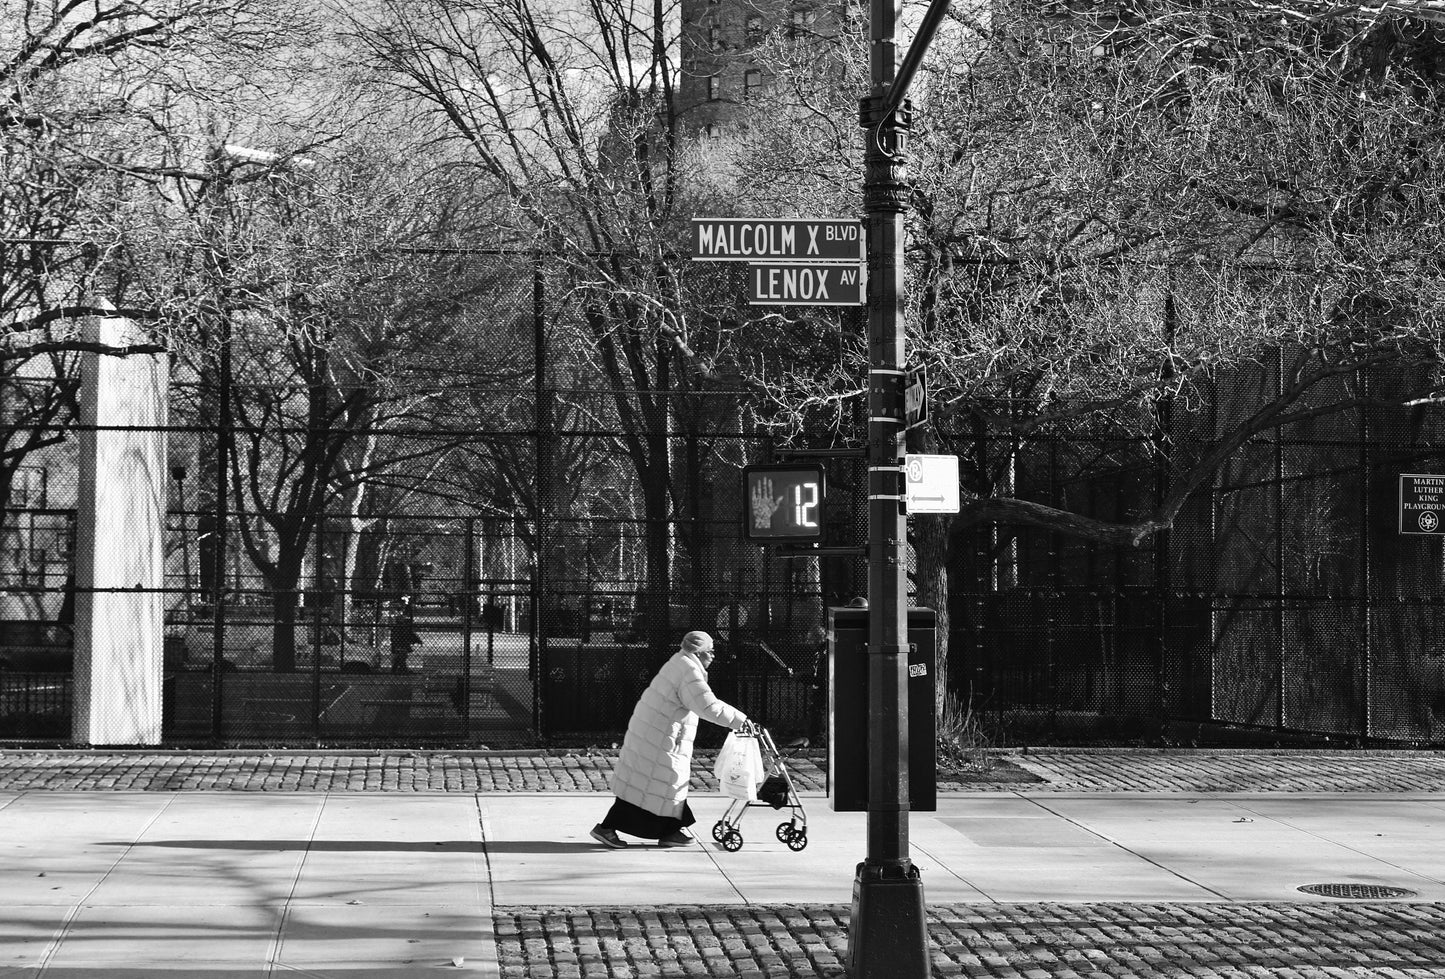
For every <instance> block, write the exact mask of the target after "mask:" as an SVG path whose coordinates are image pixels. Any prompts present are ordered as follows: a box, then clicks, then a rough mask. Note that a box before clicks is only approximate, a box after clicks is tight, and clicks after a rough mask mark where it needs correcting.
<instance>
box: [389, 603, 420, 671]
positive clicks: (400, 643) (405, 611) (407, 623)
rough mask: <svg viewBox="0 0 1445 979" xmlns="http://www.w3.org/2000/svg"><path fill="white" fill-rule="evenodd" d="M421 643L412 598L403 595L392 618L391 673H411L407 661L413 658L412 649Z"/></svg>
mask: <svg viewBox="0 0 1445 979" xmlns="http://www.w3.org/2000/svg"><path fill="white" fill-rule="evenodd" d="M420 642H421V634H420V633H419V632H417V631H416V617H415V615H414V614H413V613H412V610H411V598H410V597H408V596H406V595H403V596H402V597H401V598H400V599H399V600H398V601H397V608H396V612H395V614H393V615H392V617H391V672H393V673H410V672H411V667H410V666H409V665H408V664H407V659H408V658H409V657H410V656H411V648H412V647H413V646H416V645H418V644H419V643H420Z"/></svg>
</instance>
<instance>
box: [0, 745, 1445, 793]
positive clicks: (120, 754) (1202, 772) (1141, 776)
mask: <svg viewBox="0 0 1445 979" xmlns="http://www.w3.org/2000/svg"><path fill="white" fill-rule="evenodd" d="M616 757H617V752H616V750H615V749H610V748H607V749H578V750H575V751H567V750H560V749H557V750H552V751H550V752H543V751H531V752H528V751H460V750H458V751H443V750H436V751H403V750H396V751H367V752H358V751H349V752H348V751H345V750H339V751H335V752H325V751H291V752H287V751H274V752H267V751H260V750H258V751H255V752H244V751H236V752H232V751H217V752H206V751H155V752H146V751H103V750H102V751H77V750H54V751H35V750H23V749H14V750H0V791H11V792H14V791H35V790H62V791H78V790H101V791H118V792H169V791H185V790H195V789H211V790H235V791H278V792H288V791H289V792H348V791H390V792H607V791H609V789H608V785H607V781H608V777H609V775H610V774H611V772H612V766H613V763H614V762H615V761H616ZM825 757H826V756H825V755H824V754H823V753H822V752H819V751H813V752H811V753H810V754H808V755H806V756H798V757H795V758H793V759H792V761H791V762H790V763H789V771H790V772H791V773H792V775H793V779H794V783H795V784H796V786H797V788H798V789H799V791H802V792H821V791H823V790H824V788H825V787H826V784H827V781H826V780H827V773H826V771H825V768H826V765H827V762H826V760H825ZM994 757H995V764H994V766H993V767H992V768H991V769H989V770H987V771H982V772H980V771H972V772H966V773H949V772H941V773H940V775H939V782H938V788H939V791H941V792H971V791H973V792H976V791H994V792H998V791H1010V790H1024V791H1028V792H1445V754H1440V753H1436V752H1428V751H1308V752H1306V751H1298V750H1296V751H1286V750H1278V751H1275V750H1271V751H1260V750H1225V749H1166V750H1157V749H1139V748H1129V749H1049V748H1045V749H1030V750H1027V751H1018V752H1010V753H1007V754H1005V753H996V754H995V756H994ZM712 761H713V752H711V751H699V752H698V753H697V755H696V757H695V758H694V763H693V779H692V783H691V787H692V790H693V791H695V792H712V791H715V790H716V788H717V783H716V780H715V779H714V778H713V777H712V773H711V769H712Z"/></svg>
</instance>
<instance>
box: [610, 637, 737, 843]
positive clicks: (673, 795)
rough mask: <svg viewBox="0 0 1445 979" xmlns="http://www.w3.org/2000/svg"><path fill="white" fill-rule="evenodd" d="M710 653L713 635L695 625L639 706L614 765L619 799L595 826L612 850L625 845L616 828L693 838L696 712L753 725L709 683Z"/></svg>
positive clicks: (729, 723) (667, 839) (733, 724)
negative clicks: (690, 802)
mask: <svg viewBox="0 0 1445 979" xmlns="http://www.w3.org/2000/svg"><path fill="white" fill-rule="evenodd" d="M712 660H713V649H712V637H711V636H709V635H708V634H707V633H706V632H689V633H688V634H687V635H685V636H683V637H682V647H681V648H680V649H679V650H678V651H677V652H676V653H675V654H673V657H672V658H671V659H670V660H668V661H667V663H665V664H664V665H663V667H662V669H661V670H659V671H658V672H657V676H655V677H653V678H652V683H651V684H649V685H648V687H647V689H646V690H645V691H644V692H643V694H642V699H641V700H639V701H638V702H637V706H636V707H635V708H633V711H632V719H631V720H629V721H628V722H627V736H626V737H625V738H623V740H622V752H621V754H619V755H618V757H617V767H616V768H615V769H613V771H612V783H611V784H612V792H613V794H614V795H616V796H617V799H616V801H614V802H613V803H612V808H611V809H610V810H608V812H607V816H606V817H605V818H604V819H603V820H602V822H600V823H598V824H597V825H596V826H594V827H592V838H593V839H594V840H596V841H597V842H598V843H601V844H602V845H603V846H607V847H612V848H613V849H620V848H621V847H625V846H627V845H628V844H627V843H626V842H625V841H624V840H622V839H621V838H620V837H619V836H618V835H617V834H618V833H626V834H627V835H628V836H636V837H639V838H641V839H645V840H657V842H658V844H659V845H660V846H686V845H688V844H689V843H691V842H693V838H692V837H691V836H689V835H688V834H687V833H685V832H683V829H684V828H685V827H687V826H691V825H692V824H693V823H695V822H696V821H697V819H696V817H694V816H693V814H692V809H691V808H690V807H689V806H688V804H687V783H688V780H689V779H690V778H691V776H692V741H693V737H694V736H695V735H696V734H697V719H698V718H699V717H704V718H706V719H707V720H709V721H711V722H712V723H714V724H719V725H721V726H723V727H726V728H731V729H732V730H734V731H740V730H742V729H743V728H745V727H747V725H748V719H747V716H746V715H744V714H743V712H742V711H740V710H738V709H737V708H736V707H733V706H731V705H730V704H726V703H724V702H723V701H721V700H719V699H718V698H717V696H716V695H715V694H714V693H713V692H712V688H711V687H710V686H708V682H707V668H708V666H710V665H711V664H712Z"/></svg>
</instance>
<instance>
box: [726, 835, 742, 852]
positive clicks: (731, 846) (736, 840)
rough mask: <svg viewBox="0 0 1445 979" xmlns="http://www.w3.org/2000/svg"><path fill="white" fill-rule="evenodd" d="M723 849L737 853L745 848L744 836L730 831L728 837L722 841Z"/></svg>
mask: <svg viewBox="0 0 1445 979" xmlns="http://www.w3.org/2000/svg"><path fill="white" fill-rule="evenodd" d="M721 842H722V848H723V849H724V850H726V851H728V852H729V853H737V852H738V851H739V850H741V849H742V848H743V834H741V833H739V832H738V831H737V830H735V829H730V830H728V832H727V835H726V836H724V837H723V838H722V840H721Z"/></svg>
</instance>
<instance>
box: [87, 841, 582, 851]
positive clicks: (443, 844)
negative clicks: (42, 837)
mask: <svg viewBox="0 0 1445 979" xmlns="http://www.w3.org/2000/svg"><path fill="white" fill-rule="evenodd" d="M103 845H104V846H126V847H129V846H157V847H170V848H175V849H182V850H257V851H264V852H272V853H284V852H286V851H289V850H306V851H308V852H311V853H387V852H390V853H589V852H592V851H600V850H604V849H606V848H605V847H603V846H601V845H599V844H597V843H566V842H562V841H561V840H507V841H503V842H492V843H483V842H480V841H478V840H442V841H437V842H433V843H428V842H421V841H401V840H142V841H140V842H138V843H120V842H115V841H110V842H106V843H104V844H103Z"/></svg>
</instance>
